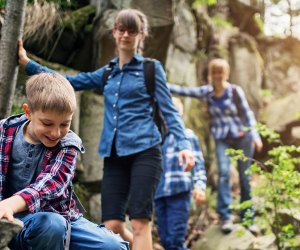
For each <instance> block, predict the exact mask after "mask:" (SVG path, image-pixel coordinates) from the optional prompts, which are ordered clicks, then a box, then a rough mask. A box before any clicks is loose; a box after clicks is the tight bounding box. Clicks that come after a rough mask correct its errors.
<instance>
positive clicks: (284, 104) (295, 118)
mask: <svg viewBox="0 0 300 250" xmlns="http://www.w3.org/2000/svg"><path fill="white" fill-rule="evenodd" d="M299 95H300V91H299V92H296V93H289V94H287V95H286V96H285V97H281V98H277V99H274V100H272V101H270V102H269V103H268V104H267V106H266V107H265V108H264V109H263V112H262V117H263V119H264V122H265V123H266V124H267V126H268V127H270V128H272V129H274V130H276V131H277V132H279V133H280V134H281V138H282V140H283V142H284V143H287V144H291V143H293V144H295V143H296V142H298V143H299V142H300V131H299V127H300V116H299V111H300V110H299V107H300V99H299ZM296 144H297V143H296Z"/></svg>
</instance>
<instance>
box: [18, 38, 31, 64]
mask: <svg viewBox="0 0 300 250" xmlns="http://www.w3.org/2000/svg"><path fill="white" fill-rule="evenodd" d="M18 56H19V59H18V62H19V64H20V65H22V66H25V65H26V64H27V63H28V62H29V61H30V59H29V58H28V56H27V54H26V50H25V49H24V47H23V41H22V40H21V39H19V40H18Z"/></svg>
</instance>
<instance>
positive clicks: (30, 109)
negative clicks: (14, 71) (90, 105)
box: [0, 73, 129, 250]
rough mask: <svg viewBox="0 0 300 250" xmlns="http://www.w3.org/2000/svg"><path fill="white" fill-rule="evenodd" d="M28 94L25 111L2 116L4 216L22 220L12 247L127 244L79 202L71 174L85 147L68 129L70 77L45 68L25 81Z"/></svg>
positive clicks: (0, 214)
mask: <svg viewBox="0 0 300 250" xmlns="http://www.w3.org/2000/svg"><path fill="white" fill-rule="evenodd" d="M26 95H27V102H26V103H24V104H23V109H24V112H25V114H21V115H15V116H11V117H9V118H6V119H3V120H1V121H0V219H2V218H5V219H8V220H9V221H13V220H14V217H16V218H18V219H20V220H21V221H23V223H24V227H23V229H22V230H21V231H20V232H19V234H18V235H17V236H16V237H15V238H13V240H12V241H11V242H10V244H9V248H10V249H12V250H20V249H34V250H41V249H42V250H62V249H69V248H70V249H129V247H128V243H126V242H124V241H123V240H122V239H121V238H120V237H119V236H117V235H115V234H113V233H112V232H110V231H108V230H107V229H105V227H104V226H98V225H96V224H93V223H92V222H90V221H88V220H86V219H84V218H83V217H82V214H81V213H80V211H79V210H78V209H77V207H76V201H75V199H74V195H73V190H72V179H73V177H74V172H75V168H76V158H77V154H78V152H83V151H84V148H83V146H82V143H81V139H80V138H79V137H78V136H77V135H76V134H75V133H73V132H72V131H70V124H71V120H72V115H73V112H74V110H75V109H76V99H75V93H74V90H73V89H72V87H71V85H70V84H69V82H68V81H67V80H66V79H65V78H64V77H62V76H59V75H58V74H53V73H41V74H39V75H35V76H33V77H31V78H30V79H29V80H28V81H27V84H26Z"/></svg>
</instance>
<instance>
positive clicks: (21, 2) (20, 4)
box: [0, 0, 26, 118]
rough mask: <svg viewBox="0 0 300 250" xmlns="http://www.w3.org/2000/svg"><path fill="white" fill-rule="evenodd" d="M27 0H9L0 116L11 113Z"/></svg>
mask: <svg viewBox="0 0 300 250" xmlns="http://www.w3.org/2000/svg"><path fill="white" fill-rule="evenodd" d="M25 7H26V0H15V1H7V4H6V15H5V23H4V25H3V27H2V30H1V40H0V58H1V60H0V118H3V117H6V116H8V115H9V114H10V112H11V108H12V103H13V96H14V91H15V87H16V80H17V75H18V69H19V67H18V63H17V49H18V44H17V43H18V38H19V37H21V34H22V30H23V24H24V18H25Z"/></svg>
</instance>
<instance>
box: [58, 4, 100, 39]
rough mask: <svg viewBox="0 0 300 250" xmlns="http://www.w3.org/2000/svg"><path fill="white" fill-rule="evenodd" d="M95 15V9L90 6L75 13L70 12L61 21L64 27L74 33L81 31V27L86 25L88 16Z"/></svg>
mask: <svg viewBox="0 0 300 250" xmlns="http://www.w3.org/2000/svg"><path fill="white" fill-rule="evenodd" d="M95 14H96V7H95V6H92V5H89V6H86V7H83V8H80V9H78V10H76V11H72V13H70V14H69V15H67V16H66V17H65V18H64V19H63V23H64V27H65V28H68V29H70V30H72V31H74V32H75V33H76V32H78V31H80V30H82V29H83V27H84V26H85V25H86V24H87V22H88V19H89V16H90V15H95Z"/></svg>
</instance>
